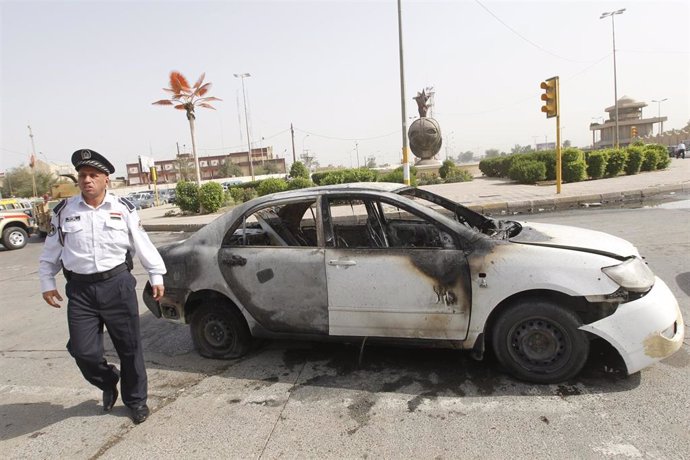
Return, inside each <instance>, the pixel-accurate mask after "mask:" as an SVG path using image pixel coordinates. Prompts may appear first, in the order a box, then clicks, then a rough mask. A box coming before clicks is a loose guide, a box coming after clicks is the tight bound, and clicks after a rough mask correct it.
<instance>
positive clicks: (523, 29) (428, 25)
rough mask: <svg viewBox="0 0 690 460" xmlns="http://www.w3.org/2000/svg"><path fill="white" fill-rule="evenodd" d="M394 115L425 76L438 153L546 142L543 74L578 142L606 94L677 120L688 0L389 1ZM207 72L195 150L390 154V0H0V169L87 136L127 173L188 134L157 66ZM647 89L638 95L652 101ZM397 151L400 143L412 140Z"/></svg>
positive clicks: (330, 156) (551, 124)
mask: <svg viewBox="0 0 690 460" xmlns="http://www.w3.org/2000/svg"><path fill="white" fill-rule="evenodd" d="M401 4H402V10H401V11H402V34H403V53H404V54H403V57H404V79H405V103H406V117H407V126H408V127H409V124H410V123H411V122H412V121H413V120H414V118H416V117H417V116H418V114H417V106H416V103H415V101H414V100H413V99H412V98H413V97H414V96H415V95H416V94H417V92H419V91H421V90H423V89H424V88H427V87H433V89H434V92H435V96H434V107H433V109H432V115H433V117H434V118H436V119H437V120H438V122H439V123H440V125H441V131H442V134H443V138H444V141H443V145H444V146H443V147H442V150H441V154H440V157H441V158H442V159H443V158H445V156H446V155H449V156H457V155H458V154H459V153H461V152H465V151H473V152H475V154H477V155H479V154H482V153H484V151H485V150H487V149H492V148H495V149H499V150H501V151H506V152H509V151H510V149H511V148H512V147H513V146H515V145H516V144H519V145H522V146H525V145H532V146H534V145H535V143H541V142H545V141H548V142H553V141H554V140H555V134H556V123H555V119H547V118H546V117H545V115H544V114H543V113H542V112H541V111H540V108H541V105H542V101H541V100H540V95H541V94H542V90H541V89H540V88H539V84H540V82H541V81H543V80H545V79H546V78H549V77H552V76H556V75H557V76H559V77H560V98H561V101H560V102H561V129H562V139H563V140H565V139H567V140H570V141H571V143H572V145H575V146H583V147H584V146H588V145H590V144H591V142H592V134H591V131H589V125H590V123H592V122H600V121H601V118H599V117H605V116H607V114H606V112H605V111H604V109H605V108H606V107H609V106H612V105H614V100H615V99H614V76H613V73H614V72H613V43H612V35H613V34H612V32H613V27H612V26H613V24H612V20H611V18H610V17H609V18H604V19H600V15H601V13H603V12H610V11H614V10H618V9H621V8H625V9H626V11H625V12H624V13H623V14H620V15H616V16H615V19H614V21H615V38H616V65H617V89H618V97H619V98H620V97H623V96H629V97H631V98H633V99H635V100H638V101H643V102H646V103H647V104H649V105H648V107H646V108H645V109H643V115H644V116H645V117H653V116H656V115H658V114H659V113H660V114H661V115H662V116H666V117H668V121H667V122H666V123H665V124H664V129H666V130H668V129H674V128H675V129H680V128H684V127H685V126H686V125H687V123H688V121H690V2H688V1H664V0H661V1H623V0H621V1H614V2H608V1H519V0H511V1H500V2H497V1H491V0H454V1H409V0H402V2H401ZM172 70H177V71H180V72H182V74H183V75H185V76H186V77H187V79H188V80H190V82H192V83H193V82H194V81H196V79H197V78H198V77H199V76H200V75H201V74H202V73H205V75H206V81H209V82H211V83H212V84H213V86H212V88H211V90H210V92H209V95H212V96H216V97H219V98H221V99H222V101H219V102H215V103H214V106H215V107H216V109H217V110H215V111H214V110H208V109H203V108H200V109H197V112H196V116H197V118H196V129H197V148H198V154H199V157H200V158H202V159H203V157H204V156H205V155H218V154H222V153H230V152H237V151H246V148H247V134H246V130H245V122H244V118H243V117H244V102H243V92H242V82H241V80H240V79H239V78H235V77H234V74H241V73H250V74H251V77H248V78H245V79H244V83H245V95H246V100H247V111H248V114H249V117H248V118H249V124H250V139H251V141H252V147H253V148H256V147H268V146H271V147H273V152H274V154H275V155H276V156H278V157H285V158H286V160H287V163H288V164H290V163H291V162H292V158H293V153H292V152H293V151H292V141H291V135H290V126H291V124H292V125H293V126H294V130H295V135H294V145H295V151H296V155H297V157H298V159H299V156H300V155H302V154H303V153H304V152H308V153H309V154H310V155H314V156H315V157H316V159H317V160H318V161H319V163H320V164H321V165H322V166H325V165H328V164H333V165H343V166H347V167H350V166H353V167H354V166H357V163H358V160H359V163H360V164H362V165H363V164H364V161H365V158H367V157H369V156H375V157H376V161H377V163H378V164H384V163H391V164H396V163H400V161H401V158H402V142H403V141H402V129H403V125H402V111H401V91H400V59H399V43H398V10H397V2H396V1H395V0H385V1H383V0H381V1H373V0H372V1H344V0H331V1H328V0H314V1H310V2H300V1H236V0H218V1H176V2H173V1H145V0H139V1H98V2H96V1H41V2H39V1H31V0H28V1H6V0H0V106H1V110H0V127H1V130H0V171H5V170H7V169H11V168H14V167H18V166H21V165H26V164H27V163H28V160H29V155H30V153H31V152H32V149H33V147H32V144H31V139H30V137H29V130H28V128H27V126H31V129H32V132H33V140H34V144H35V151H36V155H37V157H38V159H40V160H43V161H46V162H48V163H53V164H64V163H68V162H69V158H70V156H71V153H72V152H73V151H75V150H77V149H80V148H91V149H93V150H96V151H98V152H100V153H102V154H103V155H105V156H106V157H107V158H109V159H110V160H111V162H112V163H113V164H114V165H115V167H116V173H115V175H116V176H118V175H125V168H124V165H125V164H126V163H135V162H137V161H138V157H139V155H143V156H150V157H153V158H154V159H156V160H162V159H169V158H173V157H174V155H175V154H176V153H177V149H178V146H179V149H180V150H181V151H183V152H189V151H191V136H190V132H189V124H188V122H187V119H186V117H185V114H184V112H183V111H177V110H174V109H173V108H172V107H169V106H154V105H152V102H154V101H157V100H159V99H163V98H165V97H166V93H164V92H163V90H162V88H165V87H168V81H169V80H168V78H169V74H170V71H172ZM662 99H665V100H664V101H663V102H661V103H657V102H652V101H654V100H657V101H659V100H662ZM411 157H412V156H411Z"/></svg>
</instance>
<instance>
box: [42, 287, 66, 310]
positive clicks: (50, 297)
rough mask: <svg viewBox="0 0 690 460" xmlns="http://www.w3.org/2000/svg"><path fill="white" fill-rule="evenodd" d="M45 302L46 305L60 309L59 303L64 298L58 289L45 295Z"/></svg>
mask: <svg viewBox="0 0 690 460" xmlns="http://www.w3.org/2000/svg"><path fill="white" fill-rule="evenodd" d="M43 300H45V301H46V303H47V304H48V305H50V306H51V307H55V308H60V306H61V305H60V304H59V303H58V301H60V302H62V297H61V296H60V293H59V292H58V291H57V289H53V290H52V291H46V292H44V293H43Z"/></svg>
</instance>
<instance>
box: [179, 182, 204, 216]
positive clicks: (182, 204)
mask: <svg viewBox="0 0 690 460" xmlns="http://www.w3.org/2000/svg"><path fill="white" fill-rule="evenodd" d="M175 204H176V205H177V206H178V207H179V208H180V210H181V211H183V212H194V213H196V212H199V187H198V186H197V185H196V183H195V182H187V181H180V182H178V183H177V185H176V186H175Z"/></svg>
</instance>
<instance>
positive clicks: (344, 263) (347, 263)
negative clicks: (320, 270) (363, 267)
mask: <svg viewBox="0 0 690 460" xmlns="http://www.w3.org/2000/svg"><path fill="white" fill-rule="evenodd" d="M328 265H334V266H337V265H342V266H345V267H350V266H352V265H357V262H355V261H354V260H329V261H328Z"/></svg>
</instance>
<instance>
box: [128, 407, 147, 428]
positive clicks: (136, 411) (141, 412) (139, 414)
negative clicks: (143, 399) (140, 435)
mask: <svg viewBox="0 0 690 460" xmlns="http://www.w3.org/2000/svg"><path fill="white" fill-rule="evenodd" d="M129 410H130V411H131V412H132V421H133V422H134V423H135V424H137V425H138V424H140V423H141V422H143V421H145V420H146V419H147V418H148V417H149V413H150V411H149V406H147V405H146V404H143V405H141V406H136V407H130V408H129Z"/></svg>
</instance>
